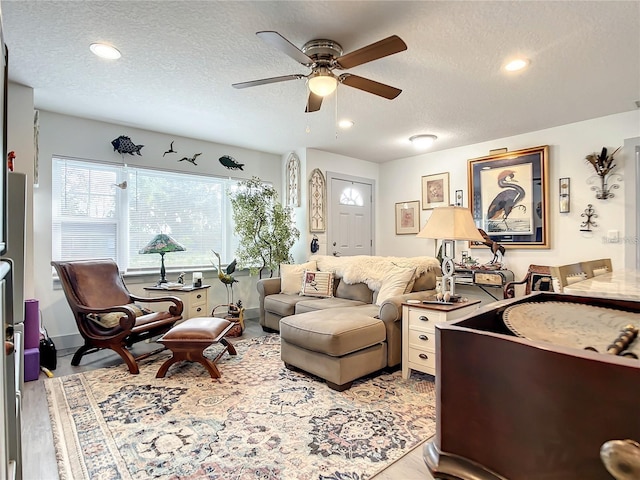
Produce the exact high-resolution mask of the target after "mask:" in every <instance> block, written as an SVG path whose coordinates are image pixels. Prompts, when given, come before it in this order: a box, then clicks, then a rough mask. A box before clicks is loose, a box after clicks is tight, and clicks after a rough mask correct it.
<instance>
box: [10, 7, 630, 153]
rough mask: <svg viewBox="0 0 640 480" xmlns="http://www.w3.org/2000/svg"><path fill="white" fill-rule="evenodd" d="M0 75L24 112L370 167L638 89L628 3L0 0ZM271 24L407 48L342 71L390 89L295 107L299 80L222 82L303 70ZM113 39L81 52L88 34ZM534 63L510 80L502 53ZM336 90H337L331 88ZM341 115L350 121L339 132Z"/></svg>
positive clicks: (560, 119) (355, 42)
mask: <svg viewBox="0 0 640 480" xmlns="http://www.w3.org/2000/svg"><path fill="white" fill-rule="evenodd" d="M1 8H2V16H3V25H4V35H5V41H6V43H7V44H8V47H9V78H10V80H12V81H14V82H16V83H20V84H23V85H27V86H29V87H32V88H33V89H34V92H35V93H34V95H35V106H36V108H39V109H43V110H49V111H53V112H60V113H64V114H69V115H76V116H81V117H86V118H91V119H96V120H101V121H106V122H114V123H118V124H123V125H127V126H132V127H137V128H143V129H149V130H154V131H159V132H165V133H168V134H172V135H183V136H186V137H192V138H198V139H203V140H208V141H212V142H217V143H223V144H230V145H237V146H241V147H246V148H252V149H256V150H261V151H267V152H273V153H278V154H282V153H285V152H287V151H291V150H293V149H297V148H303V147H306V148H316V149H321V150H325V151H329V152H333V153H338V154H342V155H347V156H350V157H356V158H360V159H364V160H369V161H374V162H385V161H388V160H392V159H396V158H402V157H408V156H411V155H415V154H417V152H416V151H415V150H414V149H413V148H412V146H411V145H410V144H409V142H408V140H407V139H408V137H409V136H411V135H415V134H419V133H431V134H435V135H437V136H438V138H439V139H438V141H437V142H436V144H435V145H434V147H433V148H432V150H442V149H448V148H452V147H456V146H461V145H468V144H472V143H478V142H482V141H486V140H491V139H496V138H501V137H506V136H510V135H516V134H520V133H524V132H529V131H534V130H539V129H544V128H548V127H553V126H557V125H563V124H567V123H572V122H576V121H581V120H586V119H590V118H595V117H600V116H604V115H609V114H615V113H620V112H625V111H630V110H633V109H635V108H636V106H635V103H634V102H635V101H636V100H640V2H638V1H629V2H614V1H602V2H583V1H564V2H560V1H551V2H544V1H530V2H527V1H516V2H504V1H496V2H482V1H472V2H463V1H422V2H419V1H410V2H401V1H392V2H384V1H371V2H358V1H330V2H323V1H299V2H288V1H287V2H285V1H280V2H274V1H260V2H247V1H242V2H233V1H134V0H130V1H96V0H86V1H46V2H44V1H31V0H18V1H7V0H2V2H1ZM260 30H275V31H277V32H279V33H280V34H282V35H283V36H284V37H286V38H287V39H288V40H289V41H291V42H292V43H293V44H294V45H296V46H298V47H302V45H303V44H304V43H305V42H307V41H308V40H311V39H314V38H329V39H332V40H334V41H336V42H338V43H340V44H341V45H342V47H343V49H344V51H345V53H348V52H351V51H353V50H356V49H358V48H360V47H363V46H365V45H368V44H370V43H373V42H375V41H378V40H380V39H382V38H385V37H387V36H389V35H393V34H396V35H398V36H400V37H401V38H402V39H403V40H404V41H405V42H406V44H407V45H408V50H407V51H404V52H401V53H398V54H396V55H392V56H389V57H386V58H383V59H380V60H377V61H374V62H371V63H367V64H364V65H361V66H358V67H355V68H353V69H351V70H349V72H350V73H354V74H357V75H360V76H363V77H367V78H370V79H373V80H377V81H379V82H382V83H385V84H388V85H392V86H395V87H398V88H400V89H402V94H400V96H399V97H398V98H396V99H395V100H386V99H384V98H380V97H377V96H375V95H371V94H368V93H365V92H362V91H360V90H356V89H353V88H350V87H348V86H345V85H340V86H339V87H338V91H337V96H336V95H335V94H334V95H333V96H332V97H329V98H328V99H325V101H324V104H323V106H322V109H321V110H320V111H319V112H316V113H311V114H305V113H304V108H305V102H306V97H307V87H306V85H305V82H304V80H295V81H289V82H283V83H275V84H270V85H262V86H258V87H253V88H248V89H244V90H236V89H234V88H232V87H231V84H232V83H236V82H243V81H249V80H255V79H259V78H264V77H274V76H281V75H288V74H293V73H302V74H307V73H308V69H307V68H306V67H304V66H302V65H300V64H298V63H297V62H295V61H294V60H293V59H291V58H290V57H288V56H286V55H285V54H283V53H282V52H280V51H278V50H276V49H274V48H273V47H271V46H269V45H267V44H266V43H265V42H263V41H262V40H260V39H259V38H258V37H257V36H256V35H255V32H257V31H260ZM95 41H105V42H109V43H111V44H113V45H115V46H116V47H117V48H119V49H120V51H121V52H122V54H123V56H122V58H121V59H120V60H118V61H106V60H102V59H99V58H97V57H95V56H93V55H92V54H91V53H90V52H89V49H88V46H89V44H90V43H92V42H95ZM514 55H524V56H526V57H528V58H530V59H531V66H530V68H529V69H527V70H526V71H524V72H521V73H518V74H511V75H507V74H505V73H503V72H502V71H501V66H502V65H503V63H504V61H505V60H506V59H507V58H508V57H512V56H514ZM336 97H337V98H336ZM344 117H348V118H350V119H352V120H353V121H354V122H355V126H354V127H353V128H352V129H350V130H348V131H340V130H338V129H337V128H336V127H335V124H336V119H337V118H344ZM639 130H640V126H639Z"/></svg>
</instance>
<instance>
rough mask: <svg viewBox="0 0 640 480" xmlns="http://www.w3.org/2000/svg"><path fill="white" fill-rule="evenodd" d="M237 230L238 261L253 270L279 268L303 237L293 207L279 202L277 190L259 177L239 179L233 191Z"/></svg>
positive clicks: (270, 273)
mask: <svg viewBox="0 0 640 480" xmlns="http://www.w3.org/2000/svg"><path fill="white" fill-rule="evenodd" d="M231 206H232V207H233V221H234V225H235V227H234V229H235V233H236V234H237V235H238V237H239V239H240V244H239V246H238V250H237V251H236V255H237V258H238V264H239V265H240V266H241V267H243V268H247V267H248V268H249V269H250V271H251V273H252V274H255V273H259V274H260V278H262V275H263V272H264V271H265V270H269V276H270V277H273V273H274V272H277V271H278V269H279V267H280V264H281V263H285V262H290V261H292V258H291V254H290V251H291V247H292V246H293V244H294V242H295V241H296V240H297V239H298V238H299V237H300V231H299V230H298V229H297V228H296V227H295V225H294V223H293V218H292V216H291V209H290V208H289V207H284V206H282V204H281V203H280V202H278V192H277V191H276V190H275V188H273V187H272V186H270V185H266V184H264V183H263V182H262V180H260V179H259V178H258V177H252V178H251V179H250V180H242V181H240V182H238V188H237V189H236V190H235V191H234V192H232V193H231Z"/></svg>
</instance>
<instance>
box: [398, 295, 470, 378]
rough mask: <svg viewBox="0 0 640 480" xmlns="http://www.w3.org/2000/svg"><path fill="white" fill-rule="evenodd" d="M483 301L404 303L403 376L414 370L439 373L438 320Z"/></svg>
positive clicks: (462, 313)
mask: <svg viewBox="0 0 640 480" xmlns="http://www.w3.org/2000/svg"><path fill="white" fill-rule="evenodd" d="M479 305H480V300H477V299H471V300H468V301H466V302H457V303H452V304H437V303H403V304H402V378H403V379H405V380H406V379H407V378H409V376H410V375H411V370H418V371H419V372H423V373H428V374H430V375H434V376H435V374H436V353H437V351H436V335H435V326H436V323H441V322H450V321H452V320H455V319H457V318H460V317H463V316H465V315H468V314H469V313H471V312H473V311H474V310H475V309H476V308H478V306H479Z"/></svg>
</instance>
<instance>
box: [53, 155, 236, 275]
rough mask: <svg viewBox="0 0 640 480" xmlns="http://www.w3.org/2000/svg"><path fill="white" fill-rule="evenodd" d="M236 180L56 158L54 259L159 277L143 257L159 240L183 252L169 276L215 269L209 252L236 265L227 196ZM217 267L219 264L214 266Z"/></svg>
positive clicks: (170, 260) (154, 260)
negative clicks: (108, 262) (168, 239)
mask: <svg viewBox="0 0 640 480" xmlns="http://www.w3.org/2000/svg"><path fill="white" fill-rule="evenodd" d="M236 183H237V182H236V181H235V180H229V179H224V178H218V177H212V176H205V175H194V174H186V173H179V172H168V171H161V170H153V169H146V168H139V167H131V166H129V167H127V166H124V165H112V164H105V163H97V162H90V161H85V160H77V159H66V158H57V157H54V158H53V176H52V204H53V207H52V208H53V232H52V233H53V235H52V237H53V246H52V247H53V248H52V259H53V260H79V259H86V258H113V259H115V260H116V261H117V263H118V265H119V266H120V269H121V270H122V271H123V272H129V273H134V272H136V271H139V272H142V271H148V270H155V269H157V268H158V267H159V264H160V258H159V255H157V254H147V255H144V254H140V253H138V252H139V251H140V249H141V248H142V247H144V246H145V245H146V244H147V243H149V241H151V239H152V238H153V237H154V236H155V235H156V234H158V233H167V234H169V235H171V236H172V237H173V238H174V239H175V240H177V241H178V242H180V243H181V244H182V245H184V246H185V248H186V251H184V252H172V253H168V254H166V255H165V265H166V267H167V269H185V270H187V269H189V270H192V269H197V268H207V267H211V266H212V263H211V260H212V258H214V257H213V255H212V253H211V249H214V250H216V251H217V252H219V253H221V256H222V261H223V263H228V262H230V261H231V260H233V258H234V252H235V249H236V247H237V244H238V241H237V239H236V238H235V237H234V234H233V221H232V211H231V202H230V201H229V196H228V192H229V190H230V189H232V188H234V187H235V186H236ZM216 266H217V265H216Z"/></svg>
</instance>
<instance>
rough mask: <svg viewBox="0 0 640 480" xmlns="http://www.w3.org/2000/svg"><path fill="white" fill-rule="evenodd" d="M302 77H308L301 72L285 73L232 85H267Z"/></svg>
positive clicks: (240, 86)
mask: <svg viewBox="0 0 640 480" xmlns="http://www.w3.org/2000/svg"><path fill="white" fill-rule="evenodd" d="M300 78H307V77H306V76H305V75H300V74H299V73H296V74H295V75H284V76H282V77H271V78H263V79H261V80H252V81H250V82H240V83H234V84H232V85H231V86H232V87H233V88H247V87H255V86H258V85H267V84H269V83H276V82H286V81H287V80H298V79H300Z"/></svg>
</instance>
